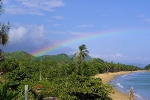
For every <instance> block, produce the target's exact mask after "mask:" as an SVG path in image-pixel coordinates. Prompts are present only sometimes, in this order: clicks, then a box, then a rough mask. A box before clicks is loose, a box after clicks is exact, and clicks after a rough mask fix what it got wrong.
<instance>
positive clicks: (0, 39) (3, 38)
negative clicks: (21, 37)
mask: <svg viewBox="0 0 150 100" xmlns="http://www.w3.org/2000/svg"><path fill="white" fill-rule="evenodd" d="M3 11H4V10H3V7H2V1H1V0H0V14H1V13H2V12H3ZM9 28H10V26H9V23H8V25H4V24H2V23H0V45H3V46H4V45H6V44H7V43H8V39H9V37H8V34H7V33H8V31H9ZM2 60H4V56H3V54H2V49H1V48H0V61H2Z"/></svg>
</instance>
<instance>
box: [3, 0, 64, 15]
mask: <svg viewBox="0 0 150 100" xmlns="http://www.w3.org/2000/svg"><path fill="white" fill-rule="evenodd" d="M4 4H5V5H6V7H5V8H6V9H5V12H6V13H9V14H35V15H44V14H43V13H42V10H43V11H55V10H54V8H56V7H62V6H65V4H64V3H63V2H62V0H42V1H41V0H13V1H8V0H6V1H5V2H4Z"/></svg>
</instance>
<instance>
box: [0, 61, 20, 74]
mask: <svg viewBox="0 0 150 100" xmlns="http://www.w3.org/2000/svg"><path fill="white" fill-rule="evenodd" d="M18 67H19V61H18V60H16V59H6V60H5V61H4V62H2V63H1V64H0V71H2V72H4V73H6V72H10V71H13V70H14V69H16V68H18Z"/></svg>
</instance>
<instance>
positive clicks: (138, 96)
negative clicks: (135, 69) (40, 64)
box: [134, 93, 148, 100]
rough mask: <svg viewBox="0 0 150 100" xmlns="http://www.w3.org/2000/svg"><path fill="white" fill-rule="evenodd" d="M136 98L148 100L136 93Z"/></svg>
mask: <svg viewBox="0 0 150 100" xmlns="http://www.w3.org/2000/svg"><path fill="white" fill-rule="evenodd" d="M134 96H135V97H137V99H138V100H148V99H146V98H144V97H142V96H141V95H140V94H137V93H134Z"/></svg>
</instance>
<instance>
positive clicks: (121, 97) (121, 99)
mask: <svg viewBox="0 0 150 100" xmlns="http://www.w3.org/2000/svg"><path fill="white" fill-rule="evenodd" d="M130 73H132V72H131V71H121V72H115V73H104V74H98V75H96V76H95V78H101V79H102V81H103V83H104V84H108V83H109V82H110V81H111V80H113V79H114V78H115V77H116V76H118V75H124V74H130ZM113 90H114V93H113V94H111V95H110V97H111V98H112V99H113V100H129V94H124V93H122V92H120V91H118V90H117V89H116V88H113Z"/></svg>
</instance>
